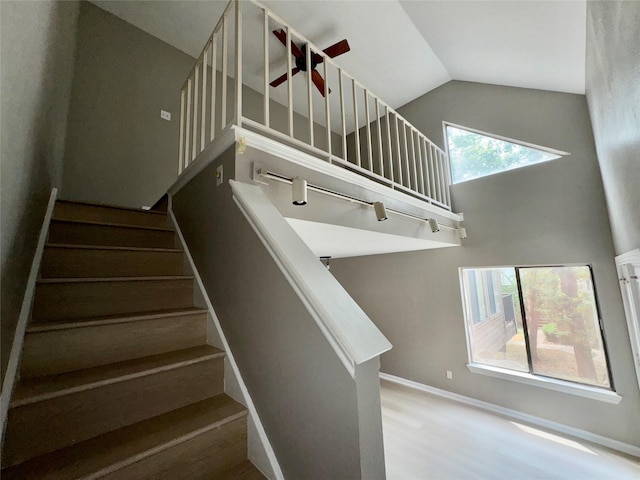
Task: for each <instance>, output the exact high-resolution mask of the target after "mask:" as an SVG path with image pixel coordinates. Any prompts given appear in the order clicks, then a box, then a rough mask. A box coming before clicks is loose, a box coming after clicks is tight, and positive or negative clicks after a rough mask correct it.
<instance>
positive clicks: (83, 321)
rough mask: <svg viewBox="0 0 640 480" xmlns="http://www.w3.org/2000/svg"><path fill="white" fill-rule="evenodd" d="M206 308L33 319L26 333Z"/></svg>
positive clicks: (147, 317) (196, 311)
mask: <svg viewBox="0 0 640 480" xmlns="http://www.w3.org/2000/svg"><path fill="white" fill-rule="evenodd" d="M208 312H209V311H208V310H207V309H206V308H198V307H192V308H178V309H173V310H158V311H157V312H140V313H128V314H120V315H103V316H95V317H80V318H70V319H67V320H57V321H50V322H36V321H34V322H33V323H31V324H30V325H29V327H27V333H37V332H48V331H51V330H66V329H69V328H84V327H92V326H97V325H109V324H116V323H130V322H139V321H145V320H153V319H157V318H168V317H177V316H184V315H200V314H203V313H208Z"/></svg>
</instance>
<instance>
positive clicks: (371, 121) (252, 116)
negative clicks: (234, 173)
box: [178, 0, 451, 210]
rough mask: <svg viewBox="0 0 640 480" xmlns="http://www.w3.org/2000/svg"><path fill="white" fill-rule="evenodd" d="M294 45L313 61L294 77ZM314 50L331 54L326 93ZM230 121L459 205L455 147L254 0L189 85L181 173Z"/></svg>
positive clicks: (223, 26) (232, 14)
mask: <svg viewBox="0 0 640 480" xmlns="http://www.w3.org/2000/svg"><path fill="white" fill-rule="evenodd" d="M276 29H282V30H283V31H284V33H285V37H286V42H285V45H283V44H282V43H280V42H279V41H278V39H277V38H275V36H274V35H273V34H272V32H273V31H274V30H276ZM291 42H294V43H295V44H296V45H298V46H300V48H301V49H302V50H303V51H304V53H305V58H306V63H307V65H306V71H303V72H300V73H301V75H297V76H295V77H294V76H293V75H292V74H291V70H292V68H293V67H294V65H295V64H294V60H293V58H292V53H291ZM283 54H284V58H283ZM311 54H313V55H314V58H315V59H318V58H321V59H322V60H320V61H318V65H317V68H318V72H319V73H320V74H321V75H322V77H323V78H324V80H325V81H324V91H323V92H320V91H318V89H316V87H315V86H314V84H313V81H312V73H311V72H312V69H311V67H312V65H311V58H312V56H311ZM351 54H352V55H357V52H353V53H351ZM281 71H286V72H287V73H288V75H287V81H286V83H285V84H283V85H281V86H280V87H277V88H275V89H274V88H273V87H271V86H270V85H269V82H270V81H271V80H272V79H271V76H272V74H274V76H279V75H280V74H281V73H282V72H281ZM244 72H249V75H246V76H244ZM300 77H303V78H304V81H301V78H300ZM229 125H237V126H239V127H243V128H249V129H252V130H255V131H257V132H260V133H262V134H265V135H267V136H271V137H273V138H276V139H278V140H281V141H283V142H285V143H289V144H291V145H293V146H296V147H298V148H301V149H303V150H306V151H307V152H309V153H311V154H313V155H315V156H317V157H319V158H321V159H323V160H325V161H328V162H329V163H332V164H335V165H338V166H340V167H343V168H347V169H349V170H352V171H355V172H357V173H359V174H361V175H364V176H366V177H368V178H371V179H373V180H375V181H377V182H380V183H383V184H385V185H388V186H389V187H391V188H393V189H396V190H399V191H402V192H404V193H407V194H409V195H412V196H414V197H417V198H420V199H422V200H424V201H426V202H429V203H431V204H434V205H437V206H440V207H442V208H445V209H447V210H451V197H450V193H449V185H450V171H449V160H448V158H447V155H446V153H445V152H444V151H443V150H442V149H441V148H439V147H438V146H437V145H435V144H434V143H433V142H432V141H431V140H429V139H428V138H427V137H426V136H425V135H423V134H422V133H421V132H420V131H418V129H416V128H415V127H414V126H413V125H411V124H410V123H409V122H408V121H407V120H405V119H404V118H403V117H402V116H401V115H400V114H399V113H398V112H396V111H395V110H394V109H393V108H391V107H390V106H389V105H388V104H387V103H385V102H384V101H383V100H382V99H380V98H379V97H378V96H376V95H375V94H373V93H372V92H371V91H370V90H369V89H367V88H366V87H365V86H364V85H363V84H362V83H360V82H359V81H358V80H356V79H355V78H354V77H353V76H351V75H349V74H348V73H347V72H345V71H344V70H343V69H342V68H341V67H339V66H338V65H337V63H336V62H334V61H333V60H332V59H331V58H330V57H328V56H327V55H326V54H324V53H323V52H322V49H321V48H319V47H317V46H316V45H314V44H313V43H312V42H310V41H309V40H308V39H306V38H305V37H304V36H303V35H301V34H300V33H298V32H297V31H296V30H294V29H293V28H291V27H290V26H289V25H287V23H286V22H285V21H284V20H282V19H281V18H280V17H278V16H277V15H276V14H275V13H273V12H271V11H270V10H269V9H268V8H267V7H265V6H263V5H262V4H260V3H259V2H257V1H255V0H231V1H230V2H229V3H228V4H227V5H226V7H225V9H224V11H223V13H222V16H221V17H220V19H219V20H218V23H217V24H216V26H215V28H214V29H213V32H212V34H211V36H210V37H209V39H208V40H207V42H206V44H205V46H204V48H203V50H202V53H201V54H200V56H199V57H198V59H197V61H196V64H195V65H194V67H193V69H192V71H191V72H190V74H189V76H188V77H187V80H186V81H185V83H184V85H183V86H182V89H181V94H180V151H179V165H178V174H181V173H182V172H183V171H184V169H186V168H187V167H188V166H189V165H190V164H191V163H192V162H193V161H194V160H195V159H196V157H197V155H198V154H199V153H200V152H202V151H203V150H204V149H205V148H206V147H207V145H209V143H211V142H213V141H214V140H215V138H216V137H217V136H219V135H220V134H221V133H222V132H223V131H224V130H225V129H226V128H227V127H228V126H229Z"/></svg>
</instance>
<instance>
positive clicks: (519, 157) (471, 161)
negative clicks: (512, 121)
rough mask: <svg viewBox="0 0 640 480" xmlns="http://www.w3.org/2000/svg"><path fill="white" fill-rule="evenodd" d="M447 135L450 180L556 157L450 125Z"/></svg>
mask: <svg viewBox="0 0 640 480" xmlns="http://www.w3.org/2000/svg"><path fill="white" fill-rule="evenodd" d="M447 137H448V140H449V158H450V161H451V172H452V176H453V182H454V183H457V182H463V181H465V180H471V179H473V178H478V177H482V176H485V175H490V174H492V173H497V172H502V171H504V170H510V169H513V168H518V167H522V166H524V165H530V164H532V163H538V162H542V161H545V160H551V159H553V158H557V157H558V156H557V155H554V154H552V153H547V152H543V151H541V150H536V149H534V148H529V147H525V146H522V145H517V144H515V143H510V142H506V141H504V140H498V139H497V138H492V137H487V136H485V135H480V134H477V133H473V132H469V131H466V130H461V129H458V128H454V127H447Z"/></svg>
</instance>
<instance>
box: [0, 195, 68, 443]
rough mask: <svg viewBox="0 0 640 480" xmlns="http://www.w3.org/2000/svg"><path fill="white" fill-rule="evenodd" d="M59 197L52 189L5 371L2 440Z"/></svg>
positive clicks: (0, 418)
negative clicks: (50, 224)
mask: <svg viewBox="0 0 640 480" xmlns="http://www.w3.org/2000/svg"><path fill="white" fill-rule="evenodd" d="M57 196H58V189H57V188H52V189H51V194H50V195H49V203H48V204H47V210H46V211H45V214H44V218H43V220H42V227H41V228H40V236H39V237H38V243H37V245H36V251H35V253H34V255H33V260H32V262H31V270H30V271H29V277H28V278H27V285H26V288H25V291H24V297H23V298H22V306H21V307H20V314H19V315H18V323H17V324H16V331H15V334H14V337H13V344H12V345H11V353H10V354H9V362H8V363H7V369H6V371H5V375H4V381H3V383H2V394H1V396H0V422H1V426H0V428H1V429H2V432H1V436H0V438H1V437H4V429H5V427H6V423H7V414H8V413H9V402H10V400H11V395H12V394H13V387H14V386H15V382H16V379H17V378H18V369H19V367H20V359H21V357H22V346H23V345H24V336H25V333H26V331H27V324H28V323H29V319H30V318H31V305H32V304H33V295H34V293H35V289H36V280H37V279H38V274H39V272H40V262H41V260H42V253H43V252H44V245H45V243H46V241H47V235H48V234H49V223H50V222H51V217H52V215H53V208H54V207H55V204H56V197H57Z"/></svg>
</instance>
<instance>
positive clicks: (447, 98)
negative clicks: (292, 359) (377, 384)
mask: <svg viewBox="0 0 640 480" xmlns="http://www.w3.org/2000/svg"><path fill="white" fill-rule="evenodd" d="M400 113H401V114H402V115H403V116H405V117H406V118H407V119H408V120H409V121H410V122H411V123H413V124H414V125H415V126H416V127H417V128H418V129H420V130H422V131H423V132H425V133H426V134H427V136H428V137H430V138H432V139H433V140H435V141H436V143H438V144H439V145H440V146H443V134H442V121H443V120H446V121H449V122H453V123H457V124H460V125H464V126H468V127H471V128H476V129H479V130H482V131H486V132H492V133H495V134H498V135H503V136H506V137H510V138H515V139H519V140H523V141H526V142H530V143H533V144H538V145H544V146H548V147H551V148H556V149H559V150H563V151H567V152H571V155H570V156H568V157H564V158H561V159H558V160H555V161H551V162H547V163H542V164H538V165H533V166H529V167H525V168H522V169H518V170H512V171H509V172H504V173H501V174H497V175H493V176H490V177H485V178H481V179H476V180H472V181H469V182H465V183H460V184H457V185H454V186H453V188H452V198H453V202H454V211H458V212H460V211H461V212H464V215H465V225H466V228H467V232H468V235H469V238H468V239H466V240H464V241H463V246H462V247H459V248H447V249H441V250H431V251H424V252H416V253H403V254H394V255H379V256H371V257H358V258H352V259H336V260H334V261H333V262H332V263H331V271H332V272H333V274H334V275H335V276H336V277H337V278H338V280H339V281H340V282H341V283H342V284H343V286H345V288H346V289H347V291H348V292H349V293H351V294H352V296H353V297H354V298H355V300H356V301H357V302H358V303H359V304H360V306H361V307H362V308H363V309H364V311H365V312H367V314H368V315H369V316H370V317H371V319H372V320H373V321H374V322H375V323H376V325H377V326H378V327H379V328H380V330H381V331H382V333H383V334H384V335H385V336H386V337H387V338H388V339H389V340H390V341H391V343H392V344H393V346H394V348H393V349H392V350H391V351H390V352H388V353H385V354H383V356H382V359H381V362H382V363H381V371H383V372H387V373H390V374H393V375H397V376H400V377H405V378H408V379H411V380H414V381H417V382H421V383H424V384H428V385H433V386H435V387H438V388H442V389H445V390H450V391H453V392H456V393H460V394H462V395H467V396H469V397H473V398H477V399H480V400H484V401H488V402H491V403H494V404H498V405H502V406H505V407H508V408H513V409H516V410H519V411H522V412H525V413H529V414H533V415H537V416H540V417H543V418H546V419H549V420H553V421H557V422H561V423H565V424H568V425H572V426H574V427H577V428H581V429H585V430H589V431H591V432H595V433H598V434H601V435H605V436H608V437H611V438H614V439H617V440H620V441H624V442H628V443H631V444H634V445H640V429H638V425H639V424H640V398H639V392H638V385H637V382H636V380H635V375H634V368H633V363H632V357H631V350H630V345H629V337H628V333H627V330H626V322H625V319H624V313H623V310H622V305H621V299H620V290H619V287H618V280H617V276H616V271H615V268H614V260H613V257H614V251H613V243H612V239H611V232H610V230H609V220H608V216H607V211H606V206H605V200H604V193H603V188H602V182H601V179H600V173H599V169H598V162H597V159H596V155H595V148H594V144H593V138H592V134H591V125H590V122H589V116H588V111H587V105H586V100H585V97H584V96H581V95H570V94H563V93H552V92H544V91H538V90H527V89H518V88H511V87H499V86H492V85H482V84H474V83H467V82H456V81H453V82H449V83H447V84H445V85H443V86H441V87H439V88H438V89H436V90H434V91H432V92H430V93H428V94H426V95H424V96H423V97H420V98H419V99H417V100H415V101H413V102H411V103H409V104H408V105H406V106H405V107H403V108H401V109H400ZM567 263H584V264H591V265H592V266H593V271H594V275H595V282H596V286H597V289H598V299H599V302H600V307H601V311H602V315H603V321H604V330H605V334H606V340H607V344H608V347H609V354H610V363H611V367H612V370H613V379H614V382H615V385H616V389H617V391H618V393H619V394H620V395H622V397H623V399H622V401H621V403H620V404H619V405H617V406H616V405H611V404H606V403H602V402H598V401H594V400H588V399H585V398H582V397H577V396H572V395H567V394H563V393H559V392H554V391H550V390H545V389H540V388H535V387H531V386H526V385H523V384H519V383H514V382H509V381H506V380H501V379H496V378H492V377H487V376H483V375H478V374H472V373H470V372H469V371H468V370H467V368H466V363H467V348H466V339H465V330H464V318H463V311H462V301H461V295H460V286H459V278H458V268H459V267H467V266H499V265H546V264H567ZM446 370H452V371H453V380H447V379H446V375H445V371H446Z"/></svg>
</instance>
